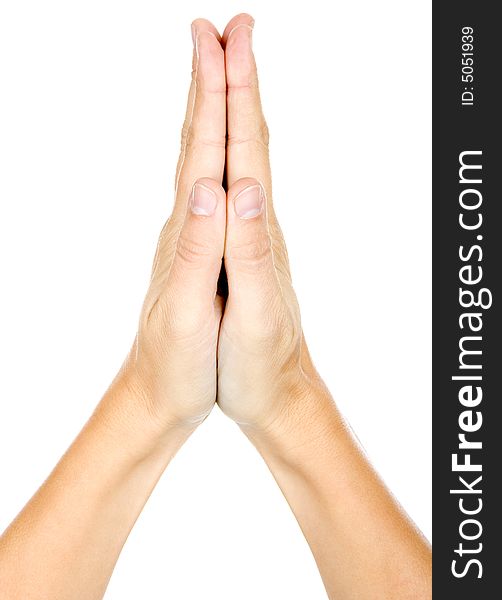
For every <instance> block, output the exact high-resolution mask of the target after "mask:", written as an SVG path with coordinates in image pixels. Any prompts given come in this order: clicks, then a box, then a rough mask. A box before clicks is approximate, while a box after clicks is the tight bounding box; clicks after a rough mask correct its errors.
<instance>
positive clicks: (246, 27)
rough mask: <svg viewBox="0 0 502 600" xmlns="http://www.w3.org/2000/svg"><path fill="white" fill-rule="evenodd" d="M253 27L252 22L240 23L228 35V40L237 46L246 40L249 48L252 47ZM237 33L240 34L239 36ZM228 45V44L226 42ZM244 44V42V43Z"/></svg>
mask: <svg viewBox="0 0 502 600" xmlns="http://www.w3.org/2000/svg"><path fill="white" fill-rule="evenodd" d="M253 27H254V21H253V22H252V23H251V24H248V23H240V24H239V25H236V26H235V27H234V28H233V29H232V31H231V32H230V33H229V34H228V40H230V38H232V42H234V43H236V44H238V43H239V41H240V40H247V44H248V45H249V47H250V48H252V47H253ZM239 33H240V34H241V35H240V36H239ZM227 43H228V42H227ZM244 43H246V42H244Z"/></svg>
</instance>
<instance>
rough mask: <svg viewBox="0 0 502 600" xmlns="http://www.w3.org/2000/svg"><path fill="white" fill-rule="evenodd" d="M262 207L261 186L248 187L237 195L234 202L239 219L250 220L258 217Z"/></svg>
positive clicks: (262, 195)
mask: <svg viewBox="0 0 502 600" xmlns="http://www.w3.org/2000/svg"><path fill="white" fill-rule="evenodd" d="M263 205H264V194H263V190H262V187H261V185H259V184H258V185H250V186H249V187H247V188H245V189H243V190H242V192H240V193H239V194H237V196H236V197H235V200H234V207H235V212H236V214H237V215H238V216H239V217H240V218H241V219H252V218H253V217H256V216H258V215H259V214H260V213H261V212H262V210H263Z"/></svg>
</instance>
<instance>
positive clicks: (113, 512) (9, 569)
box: [0, 378, 190, 600]
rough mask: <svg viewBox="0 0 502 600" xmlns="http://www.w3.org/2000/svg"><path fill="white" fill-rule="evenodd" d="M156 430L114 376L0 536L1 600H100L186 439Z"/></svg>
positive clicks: (123, 382)
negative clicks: (129, 538)
mask: <svg viewBox="0 0 502 600" xmlns="http://www.w3.org/2000/svg"><path fill="white" fill-rule="evenodd" d="M160 431H161V429H160V427H158V426H157V425H156V424H155V423H154V421H153V419H151V418H149V417H148V415H147V411H145V404H144V399H143V398H140V397H138V393H137V389H135V388H134V387H132V388H131V386H130V385H129V381H126V380H125V379H124V378H118V380H117V381H116V382H115V383H114V384H113V385H112V387H111V388H110V390H109V391H108V392H107V394H106V395H105V397H104V398H103V400H102V401H101V403H100V405H99V406H98V408H97V410H96V412H95V413H94V415H93V416H92V417H91V419H90V420H89V422H88V423H87V425H86V426H85V427H84V429H83V430H82V432H81V433H80V434H79V436H78V437H77V439H76V440H75V442H74V443H73V444H72V446H71V447H70V448H69V450H68V451H67V452H66V454H65V455H64V456H63V458H62V459H61V461H60V462H59V464H58V465H57V466H56V468H55V469H54V471H53V472H52V474H51V475H50V476H49V478H48V479H47V480H46V482H45V483H44V484H43V485H42V487H41V488H40V489H39V490H38V492H37V493H36V494H35V496H34V497H33V498H32V499H31V501H30V502H29V503H28V504H27V506H26V507H25V508H24V510H23V511H22V512H21V513H20V514H19V516H18V517H17V518H16V520H15V521H14V522H13V523H12V525H11V526H10V527H9V528H8V529H7V531H6V532H5V533H4V534H3V536H2V537H1V538H0V589H2V593H3V595H2V598H5V599H6V600H18V599H19V600H21V599H22V600H30V599H35V598H36V600H66V599H68V600H70V599H71V600H74V599H75V598H79V600H96V599H99V598H102V596H103V594H104V592H105V589H106V586H107V584H108V581H109V578H110V576H111V573H112V571H113V568H114V566H115V563H116V561H117V558H118V556H119V553H120V551H121V549H122V546H123V544H124V542H125V541H126V539H127V536H128V534H129V532H130V530H131V528H132V526H133V525H134V522H135V521H136V519H137V517H138V515H139V513H140V512H141V509H142V508H143V506H144V504H145V502H146V500H147V499H148V497H149V495H150V493H151V491H152V489H153V488H154V486H155V484H156V482H157V480H158V478H159V477H160V475H161V473H162V472H163V470H164V469H165V467H166V465H167V463H168V462H169V460H170V459H171V458H172V456H173V455H174V454H175V452H176V451H177V449H178V448H179V447H180V446H181V444H182V443H183V441H184V440H185V439H186V437H187V436H188V435H189V433H190V432H189V431H188V430H186V429H174V428H172V429H170V430H167V431H165V430H164V431H162V433H160Z"/></svg>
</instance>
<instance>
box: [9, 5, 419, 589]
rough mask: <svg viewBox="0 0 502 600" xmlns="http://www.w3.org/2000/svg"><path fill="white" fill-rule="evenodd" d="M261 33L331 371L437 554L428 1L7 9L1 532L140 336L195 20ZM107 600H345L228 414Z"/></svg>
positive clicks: (296, 272) (194, 454)
mask: <svg viewBox="0 0 502 600" xmlns="http://www.w3.org/2000/svg"><path fill="white" fill-rule="evenodd" d="M243 11H248V12H251V13H252V14H253V16H254V17H255V18H256V27H255V36H254V39H255V51H256V55H257V60H258V64H259V70H260V79H261V85H262V96H263V104H264V109H265V111H266V115H267V118H268V123H269V127H270V131H271V156H272V167H273V175H274V197H275V202H276V207H277V212H278V215H279V219H280V221H281V223H282V226H283V230H284V234H285V236H286V240H287V242H288V246H289V252H290V259H291V264H292V270H293V277H294V282H295V287H296V290H297V293H298V296H299V300H300V305H301V307H302V315H303V321H304V329H305V333H306V336H307V340H308V342H309V346H310V349H311V352H312V355H313V357H314V360H315V362H316V365H317V367H318V370H319V371H320V372H321V374H322V376H323V377H324V379H325V380H326V382H327V384H328V386H329V387H330V389H331V391H332V393H333V395H334V396H335V399H336V400H337V402H338V404H339V406H340V407H341V409H342V411H343V413H344V414H345V415H346V417H347V418H348V420H349V421H350V422H351V424H352V426H353V427H354V429H355V431H356V433H357V434H358V436H359V438H360V440H361V442H362V443H363V445H364V446H365V448H366V450H367V452H368V454H369V456H370V457H371V459H372V461H373V462H374V464H375V465H376V467H377V469H378V470H379V472H380V473H381V475H382V476H383V478H384V480H385V481H386V482H387V484H388V485H389V486H390V488H391V489H392V490H393V492H394V493H395V494H396V496H397V498H398V499H399V500H400V502H401V503H402V504H403V506H404V507H405V508H406V510H407V511H408V512H409V514H410V515H411V516H412V518H413V519H414V520H415V521H416V523H417V524H418V525H419V526H420V527H421V528H422V530H423V531H424V532H425V534H426V535H427V536H429V537H430V533H431V530H430V527H431V452H430V446H431V372H430V362H431V352H430V343H431V336H430V326H431V310H430V279H431V273H430V271H431V256H430V236H431V228H430V217H431V198H430V186H431V173H430V162H431V161H430V142H431V140H430V126H431V111H430V58H431V57H430V45H431V44H430V6H429V3H428V2H423V0H413V1H411V0H409V1H408V2H402V1H398V0H395V1H390V0H383V1H380V2H373V1H370V0H366V1H359V2H342V1H338V0H337V1H330V2H321V1H320V0H309V1H308V2H301V3H300V2H293V1H290V2H288V3H279V2H275V3H274V2H272V1H270V0H267V1H261V0H260V1H259V0H254V1H248V2H246V3H242V4H241V3H237V2H235V1H224V0H212V1H211V2H207V0H206V1H202V0H200V1H193V0H186V1H184V2H180V3H175V2H167V1H165V0H164V1H145V0H143V1H142V2H139V1H136V2H132V1H124V0H121V1H118V0H117V1H110V0H99V1H98V0H87V1H85V2H84V1H81V2H77V1H68V0H61V1H59V2H57V1H55V0H46V1H44V2H38V1H35V0H33V1H26V0H16V1H14V0H11V1H0V89H1V92H0V202H1V209H0V267H1V268H0V273H1V296H0V335H1V345H0V369H1V373H0V468H1V475H0V485H1V492H0V529H3V528H4V527H5V526H7V524H8V523H9V522H10V520H11V519H12V518H13V517H14V516H15V514H16V513H17V512H18V511H19V510H20V508H21V507H22V505H23V504H24V503H25V502H26V501H27V500H28V498H29V497H30V496H31V494H32V493H33V492H34V491H35V489H36V487H37V486H38V485H39V484H40V483H41V482H42V481H43V479H44V478H45V477H46V476H47V474H48V473H49V472H50V470H51V468H52V467H53V465H54V464H55V462H56V461H57V460H58V458H59V457H60V455H61V454H62V452H63V451H64V450H65V449H66V447H67V446H68V445H69V443H70V442H71V440H72V439H73V437H74V436H75V435H76V433H77V432H78V431H79V429H80V427H81V426H82V424H83V423H84V421H85V420H86V419H87V417H88V416H89V414H90V413H91V411H92V409H93V407H94V406H95V404H96V403H97V401H98V400H99V398H100V396H101V394H102V393H103V391H104V390H105V389H106V387H107V385H108V384H109V382H110V380H111V379H112V378H113V376H114V375H115V373H116V371H117V369H118V367H119V366H120V364H121V362H122V359H123V358H124V356H125V354H126V352H127V351H128V348H129V346H130V344H131V342H132V339H133V336H134V333H135V326H136V323H137V318H138V315H139V310H140V307H141V304H142V299H143V295H144V292H145V291H146V287H147V283H148V277H149V271H150V266H151V261H152V259H153V253H154V249H155V244H156V238H157V235H158V233H159V231H160V229H161V226H162V224H163V222H164V221H165V219H166V217H167V216H168V213H169V211H170V207H171V204H172V195H173V194H172V190H173V179H174V169H175V164H176V159H177V152H178V147H179V137H180V129H181V122H182V118H183V116H184V108H185V99H186V92H187V89H188V83H189V80H190V67H191V38H190V22H191V20H192V19H194V18H196V17H199V16H204V17H206V18H209V19H210V20H212V21H213V22H214V23H215V25H216V26H217V27H218V28H220V30H222V29H223V27H224V26H225V24H226V22H227V20H228V19H230V18H231V17H232V16H233V15H234V14H235V13H236V12H243ZM106 597H107V598H108V599H114V600H115V599H116V600H118V599H120V600H123V599H129V598H130V599H133V598H134V599H136V598H145V599H161V598H162V599H164V598H175V599H176V600H185V599H189V600H193V599H195V598H197V599H199V598H210V599H216V598H218V599H221V600H224V599H229V600H230V599H232V600H235V599H236V598H238V599H239V600H245V599H253V600H255V599H256V598H260V599H261V600H272V599H274V600H275V599H288V600H293V599H302V600H304V599H306V598H308V599H309V600H316V599H321V598H325V593H324V591H323V586H322V583H321V580H320V577H319V575H318V573H317V570H316V567H315V563H314V561H313V559H312V557H311V555H310V551H309V549H308V547H307V544H306V542H305V541H304V539H303V537H302V535H301V533H300V530H299V528H298V526H297V524H296V521H295V520H294V518H293V516H292V515H291V513H290V511H289V508H288V506H287V504H286V502H285V500H284V499H283V498H282V496H281V494H280V492H279V490H278V488H277V487H276V485H275V483H274V481H273V479H272V477H271V475H270V474H269V472H268V471H267V469H266V467H265V466H264V464H263V463H262V462H261V459H260V458H259V456H258V455H257V453H256V452H255V450H254V448H252V447H251V446H250V444H249V443H248V442H247V440H246V439H245V438H244V436H243V435H242V434H241V433H240V431H239V430H238V429H237V428H236V426H234V425H233V424H232V423H231V422H230V421H229V420H227V419H226V418H225V417H223V416H222V415H221V414H220V413H219V411H218V410H217V409H216V410H214V411H213V414H212V415H211V417H210V418H209V419H208V421H207V422H205V423H204V424H203V426H202V427H201V428H200V429H199V430H198V431H197V432H196V433H195V435H194V436H193V437H192V438H191V439H190V440H189V441H188V443H187V444H186V446H185V447H184V448H183V449H182V450H181V451H180V452H179V454H178V456H177V457H176V458H175V460H174V462H173V463H172V464H171V465H170V467H169V468H168V470H167V472H166V474H165V475H164V477H163V478H162V480H161V482H160V484H159V486H158V488H157V489H156V491H155V492H154V495H153V496H152V498H151V499H150V501H149V502H148V504H147V506H146V508H145V510H144V512H143V514H142V515H141V517H140V519H139V521H138V523H137V525H136V527H135V528H134V530H133V532H132V534H131V536H130V538H129V541H128V543H127V545H126V547H125V549H124V551H123V553H122V556H121V558H120V559H119V562H118V565H117V568H116V570H115V574H114V576H113V578H112V581H111V584H110V587H109V591H108V593H107V596H106Z"/></svg>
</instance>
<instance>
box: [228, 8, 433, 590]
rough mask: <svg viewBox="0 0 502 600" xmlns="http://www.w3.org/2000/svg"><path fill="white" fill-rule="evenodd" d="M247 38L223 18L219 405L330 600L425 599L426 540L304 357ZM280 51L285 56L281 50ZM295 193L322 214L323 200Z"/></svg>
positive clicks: (237, 24) (248, 31)
mask: <svg viewBox="0 0 502 600" xmlns="http://www.w3.org/2000/svg"><path fill="white" fill-rule="evenodd" d="M251 37H252V19H251V17H249V15H239V16H237V17H234V19H232V20H231V21H230V23H229V24H228V25H227V28H226V29H225V32H224V34H223V44H224V46H225V54H226V63H225V64H226V76H227V86H228V93H227V111H228V117H227V121H228V147H227V162H226V165H227V178H228V185H229V190H228V194H227V195H228V199H227V235H226V245H225V267H226V272H227V277H228V288H229V296H228V300H227V304H226V308H225V314H224V317H223V321H222V326H221V333H220V341H219V369H218V371H219V387H218V403H219V405H220V406H221V408H222V409H223V411H224V412H226V414H227V415H228V416H230V417H231V418H232V419H234V420H235V421H236V422H237V423H238V424H239V425H240V426H241V428H242V430H243V431H244V432H245V433H246V435H247V436H248V437H249V439H250V440H251V441H252V443H253V444H254V445H255V446H256V447H257V449H258V450H259V452H260V453H261V454H262V456H263V458H264V459H265V461H266V462H267V464H268V466H269V467H270V470H271V471H272V473H273V475H274V477H275V479H276V480H277V482H278V483H279V485H280V487H281V489H282V491H283V492H284V495H285V496H286V499H287V501H288V502H289V504H290V505H291V508H292V509H293V511H294V513H295V515H296V517H297V519H298V521H299V524H300V526H301V528H302V530H303V532H304V534H305V536H306V538H307V541H308V543H309V544H310V547H311V549H312V551H313V553H314V556H315V559H316V561H317V564H318V566H319V569H320V572H321V575H322V578H323V580H324V583H325V586H326V589H327V591H328V595H329V597H330V598H333V599H336V600H375V599H380V598H381V599H382V600H384V599H385V600H404V599H414V600H425V599H427V598H429V597H430V595H431V572H430V570H431V567H430V548H429V546H428V544H427V542H426V541H425V539H424V538H423V536H422V535H421V534H420V533H419V532H418V531H417V529H416V528H415V527H414V526H413V524H412V523H411V522H410V520H409V519H408V518H407V516H406V515H405V514H404V512H403V511H402V510H401V509H400V507H399V506H398V505H397V503H396V502H395V500H394V499H393V497H392V496H391V494H390V493H389V492H388V490H387V489H386V488H385V486H384V485H383V483H382V482H381V480H380V479H379V478H378V476H377V475H376V473H375V471H374V470H373V469H372V467H371V465H370V463H369V461H368V459H367V458H366V456H365V455H364V453H363V452H362V450H361V448H360V447H359V446H358V444H357V443H356V442H355V440H354V438H353V436H352V435H351V433H350V431H349V429H348V428H347V427H346V425H345V424H344V422H343V419H342V417H341V415H340V414H339V412H338V410H337V408H336V406H335V404H334V402H333V400H332V398H331V396H330V394H329V392H328V391H327V389H326V388H325V386H324V385H323V383H322V381H321V379H320V378H319V376H318V374H317V373H316V370H315V368H314V366H313V365H312V362H311V360H310V358H309V355H308V350H307V346H306V343H305V340H304V337H303V333H302V329H301V323H300V312H299V307H298V303H297V301H296V297H295V294H294V291H293V288H292V285H291V277H290V274H289V264H288V257H287V253H286V248H285V244H284V240H283V238H282V234H281V230H280V227H279V224H278V222H277V218H276V216H275V213H274V209H273V204H272V186H271V172H270V166H269V160H268V130H267V126H266V124H265V120H264V117H263V113H262V109H261V103H260V97H259V91H258V79H257V74H256V66H255V61H254V57H253V53H252V49H251ZM281 52H282V54H283V56H284V60H287V58H288V49H287V48H282V49H281ZM295 85H297V83H296V82H293V84H292V85H291V90H294V86H295ZM292 128H294V123H292ZM296 176H297V175H296V174H292V177H296ZM324 176H325V177H326V178H329V174H324ZM297 201H299V202H300V203H302V205H303V210H305V211H307V210H314V211H319V212H320V214H322V213H321V210H322V208H321V206H322V203H323V202H325V201H326V199H325V198H298V199H297ZM326 243H329V241H326Z"/></svg>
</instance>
